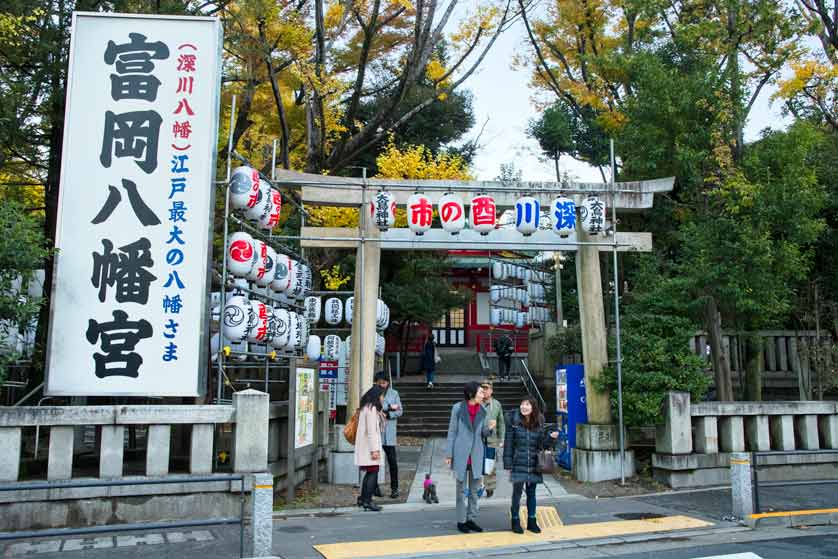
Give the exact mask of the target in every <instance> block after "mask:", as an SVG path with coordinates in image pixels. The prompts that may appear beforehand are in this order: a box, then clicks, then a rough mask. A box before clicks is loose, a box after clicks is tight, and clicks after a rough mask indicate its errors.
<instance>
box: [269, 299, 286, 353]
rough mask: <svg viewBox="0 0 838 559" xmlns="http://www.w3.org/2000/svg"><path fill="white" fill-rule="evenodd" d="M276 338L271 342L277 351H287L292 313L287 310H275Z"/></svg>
mask: <svg viewBox="0 0 838 559" xmlns="http://www.w3.org/2000/svg"><path fill="white" fill-rule="evenodd" d="M273 315H274V323H275V327H274V337H273V339H272V340H271V345H272V346H273V347H274V348H276V349H285V346H287V345H288V337H289V335H290V333H291V332H290V329H289V326H290V322H291V313H289V312H288V311H287V310H285V309H280V308H274V312H273Z"/></svg>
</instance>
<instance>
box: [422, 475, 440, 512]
mask: <svg viewBox="0 0 838 559" xmlns="http://www.w3.org/2000/svg"><path fill="white" fill-rule="evenodd" d="M422 485H423V487H424V488H425V491H424V492H423V493H422V500H423V501H425V502H426V503H428V504H429V505H430V504H431V503H439V499H438V498H437V496H436V483H434V480H432V479H431V474H425V483H423V484H422Z"/></svg>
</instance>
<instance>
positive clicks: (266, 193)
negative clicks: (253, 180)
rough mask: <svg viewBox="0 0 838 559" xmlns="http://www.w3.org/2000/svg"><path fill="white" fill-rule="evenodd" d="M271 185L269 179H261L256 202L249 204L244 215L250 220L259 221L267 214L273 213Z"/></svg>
mask: <svg viewBox="0 0 838 559" xmlns="http://www.w3.org/2000/svg"><path fill="white" fill-rule="evenodd" d="M272 207H273V206H272V205H271V185H270V184H268V182H267V181H264V180H260V181H259V193H258V196H257V199H256V203H254V204H253V205H252V206H250V205H248V207H247V209H246V210H245V211H244V217H246V218H247V219H249V220H250V221H253V222H256V223H258V222H259V221H260V220H261V219H263V218H265V217H266V216H267V215H269V214H270V213H271V208H272Z"/></svg>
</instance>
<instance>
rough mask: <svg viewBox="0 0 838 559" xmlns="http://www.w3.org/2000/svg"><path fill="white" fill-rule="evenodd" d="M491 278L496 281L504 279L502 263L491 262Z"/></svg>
mask: <svg viewBox="0 0 838 559" xmlns="http://www.w3.org/2000/svg"><path fill="white" fill-rule="evenodd" d="M492 277H493V278H495V279H498V280H503V279H506V276H505V275H504V273H503V262H492Z"/></svg>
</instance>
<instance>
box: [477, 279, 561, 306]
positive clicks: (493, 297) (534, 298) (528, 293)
mask: <svg viewBox="0 0 838 559" xmlns="http://www.w3.org/2000/svg"><path fill="white" fill-rule="evenodd" d="M489 300H490V301H491V302H492V303H495V304H497V303H499V302H501V301H510V302H513V303H520V304H522V305H524V306H529V305H530V304H531V303H542V302H544V301H546V300H547V290H546V289H545V288H544V286H543V285H541V284H538V283H530V284H527V285H526V286H521V287H510V286H506V285H493V286H491V287H489Z"/></svg>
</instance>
